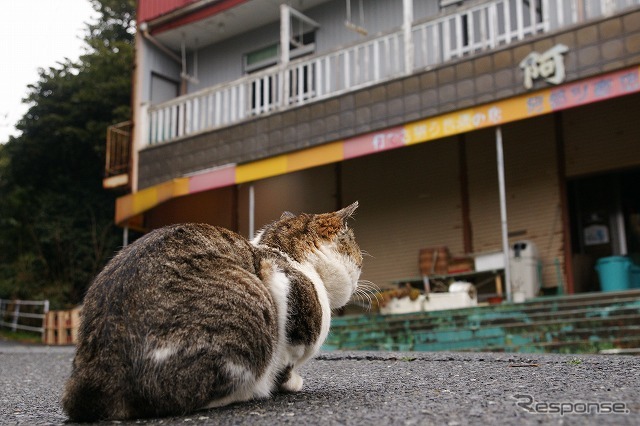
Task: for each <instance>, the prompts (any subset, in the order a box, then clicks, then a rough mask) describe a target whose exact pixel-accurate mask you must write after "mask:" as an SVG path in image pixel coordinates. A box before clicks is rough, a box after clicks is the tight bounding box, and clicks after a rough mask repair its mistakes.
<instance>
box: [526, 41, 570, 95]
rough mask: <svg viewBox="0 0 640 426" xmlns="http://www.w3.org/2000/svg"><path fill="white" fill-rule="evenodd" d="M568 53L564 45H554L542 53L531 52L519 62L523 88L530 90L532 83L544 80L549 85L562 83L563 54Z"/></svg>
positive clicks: (563, 72)
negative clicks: (522, 75)
mask: <svg viewBox="0 0 640 426" xmlns="http://www.w3.org/2000/svg"><path fill="white" fill-rule="evenodd" d="M568 51H569V48H568V47H567V46H565V45H564V44H556V45H555V46H553V47H552V48H551V49H549V50H547V51H546V52H544V53H538V52H531V53H529V54H528V55H527V57H526V58H524V59H523V60H522V61H521V62H520V68H522V70H523V71H524V87H526V88H527V89H531V88H532V87H533V81H534V80H537V79H539V78H544V79H545V81H547V82H548V83H551V84H560V83H562V82H563V81H564V78H565V71H564V57H563V56H562V54H563V53H566V52H568Z"/></svg>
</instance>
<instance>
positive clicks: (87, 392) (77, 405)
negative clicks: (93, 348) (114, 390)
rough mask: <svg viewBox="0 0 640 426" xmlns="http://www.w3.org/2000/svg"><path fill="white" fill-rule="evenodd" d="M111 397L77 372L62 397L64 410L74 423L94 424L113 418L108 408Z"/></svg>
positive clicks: (96, 384) (73, 374) (68, 382)
mask: <svg viewBox="0 0 640 426" xmlns="http://www.w3.org/2000/svg"><path fill="white" fill-rule="evenodd" d="M108 399H110V397H109V395H106V394H105V391H104V389H101V386H100V385H99V384H98V383H95V382H91V381H88V380H83V378H82V376H81V375H80V374H78V373H77V370H76V371H74V372H73V373H72V374H71V377H70V378H69V380H68V381H67V384H66V386H65V390H64V395H63V396H62V409H63V410H64V411H65V413H67V415H68V416H69V420H71V421H74V422H94V421H98V420H105V419H108V418H111V417H113V413H112V412H111V410H110V409H108V408H107V400H108Z"/></svg>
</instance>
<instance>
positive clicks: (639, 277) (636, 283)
mask: <svg viewBox="0 0 640 426" xmlns="http://www.w3.org/2000/svg"><path fill="white" fill-rule="evenodd" d="M629 272H630V273H631V288H639V289H640V266H638V265H631V269H630V270H629Z"/></svg>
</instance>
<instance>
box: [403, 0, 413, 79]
mask: <svg viewBox="0 0 640 426" xmlns="http://www.w3.org/2000/svg"><path fill="white" fill-rule="evenodd" d="M412 24H413V0H402V32H403V35H404V72H405V74H407V75H409V74H411V73H412V72H413V67H414V51H413V34H412V30H411V29H412V27H411V25H412Z"/></svg>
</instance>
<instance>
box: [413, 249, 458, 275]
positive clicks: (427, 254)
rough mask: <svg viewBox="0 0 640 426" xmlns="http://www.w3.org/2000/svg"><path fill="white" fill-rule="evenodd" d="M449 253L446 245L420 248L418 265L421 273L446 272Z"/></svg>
mask: <svg viewBox="0 0 640 426" xmlns="http://www.w3.org/2000/svg"><path fill="white" fill-rule="evenodd" d="M450 258H451V255H450V254H449V249H448V248H447V247H446V246H442V247H428V248H423V249H420V256H419V265H420V273H421V274H422V275H433V274H446V273H447V271H448V267H449V260H450Z"/></svg>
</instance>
